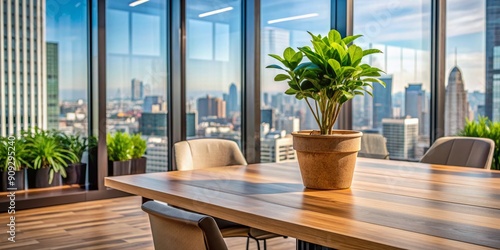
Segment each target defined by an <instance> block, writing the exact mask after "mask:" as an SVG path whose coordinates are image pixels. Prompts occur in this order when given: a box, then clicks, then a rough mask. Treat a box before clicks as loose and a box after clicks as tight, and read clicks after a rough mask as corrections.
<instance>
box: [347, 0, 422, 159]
mask: <svg viewBox="0 0 500 250" xmlns="http://www.w3.org/2000/svg"><path fill="white" fill-rule="evenodd" d="M430 3H431V1H430V0H418V1H399V2H397V3H393V4H390V3H386V2H383V1H370V0H355V1H354V21H353V22H354V34H362V35H363V37H362V38H360V39H358V40H357V44H358V45H359V46H361V47H362V48H363V49H367V48H377V49H380V50H382V51H383V52H384V53H383V54H374V55H372V56H368V57H367V58H365V59H366V60H365V62H366V63H369V64H371V65H374V66H376V67H378V68H381V69H382V70H384V71H385V72H386V73H387V75H384V76H383V77H382V80H384V81H385V82H386V84H387V86H386V88H383V87H382V86H380V85H378V84H374V89H373V94H374V97H373V98H372V97H371V96H369V95H367V96H365V97H364V98H363V97H361V98H355V99H354V101H353V113H352V117H353V127H354V129H356V130H361V131H363V132H364V133H365V134H379V135H382V136H383V137H385V142H386V143H385V145H384V143H381V145H378V144H376V142H383V141H384V140H377V139H376V138H377V136H376V135H367V136H366V137H365V138H364V139H363V140H362V146H361V147H362V149H361V152H360V155H361V156H370V157H377V158H385V157H386V155H382V154H380V153H378V152H377V149H380V147H387V150H388V151H389V158H391V159H400V160H418V159H420V157H421V156H422V155H423V153H424V151H425V149H426V148H427V147H428V146H429V133H430V132H429V125H430V120H429V102H430V94H431V93H430V68H431V66H430V21H431V13H430ZM369 138H374V139H373V140H372V139H369Z"/></svg>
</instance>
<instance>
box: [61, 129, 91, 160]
mask: <svg viewBox="0 0 500 250" xmlns="http://www.w3.org/2000/svg"><path fill="white" fill-rule="evenodd" d="M57 137H58V138H59V140H60V142H61V144H62V146H63V147H64V148H65V149H67V150H69V151H71V152H73V153H74V154H75V155H76V158H75V159H74V161H72V162H70V163H79V162H80V161H81V159H82V155H83V152H85V150H86V149H87V138H85V137H82V136H80V135H67V134H64V133H58V134H57Z"/></svg>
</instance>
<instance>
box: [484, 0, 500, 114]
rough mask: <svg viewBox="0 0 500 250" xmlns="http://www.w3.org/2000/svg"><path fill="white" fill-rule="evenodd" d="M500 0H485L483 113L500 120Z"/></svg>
mask: <svg viewBox="0 0 500 250" xmlns="http://www.w3.org/2000/svg"><path fill="white" fill-rule="evenodd" d="M499 20H500V1H498V0H486V32H485V33H486V98H485V99H486V101H485V109H486V110H485V113H486V116H488V117H489V118H490V119H491V120H493V121H500V21H499Z"/></svg>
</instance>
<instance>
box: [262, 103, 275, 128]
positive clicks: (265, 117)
mask: <svg viewBox="0 0 500 250" xmlns="http://www.w3.org/2000/svg"><path fill="white" fill-rule="evenodd" d="M275 121H276V115H275V111H274V109H272V108H270V109H261V110H260V123H267V124H269V129H272V128H275V127H276V125H275V124H274V123H275Z"/></svg>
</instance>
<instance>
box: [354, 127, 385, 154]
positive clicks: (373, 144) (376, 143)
mask: <svg viewBox="0 0 500 250" xmlns="http://www.w3.org/2000/svg"><path fill="white" fill-rule="evenodd" d="M358 156H359V157H367V158H375V159H389V151H387V145H386V139H385V137H384V136H382V135H381V134H369V133H363V136H362V137H361V150H360V151H359V152H358Z"/></svg>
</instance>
